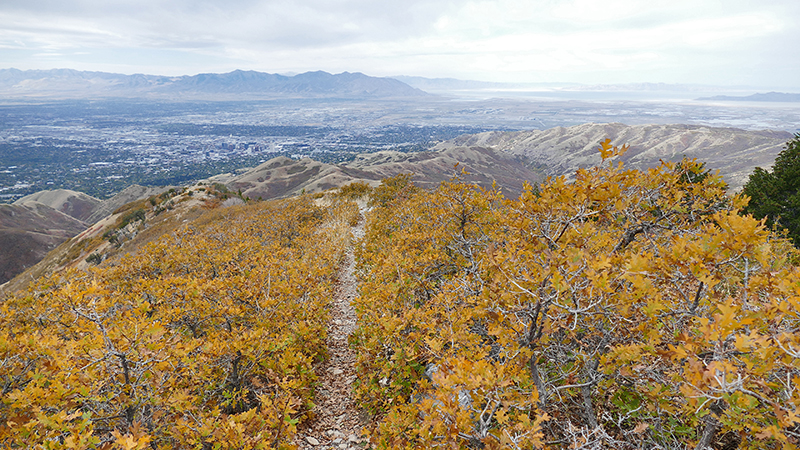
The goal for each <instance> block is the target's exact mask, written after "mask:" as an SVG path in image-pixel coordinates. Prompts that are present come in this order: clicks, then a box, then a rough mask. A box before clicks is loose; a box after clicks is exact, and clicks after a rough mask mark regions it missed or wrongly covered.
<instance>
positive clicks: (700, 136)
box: [437, 123, 792, 190]
mask: <svg viewBox="0 0 800 450" xmlns="http://www.w3.org/2000/svg"><path fill="white" fill-rule="evenodd" d="M791 137H792V135H791V134H790V133H786V132H780V131H746V130H740V129H736V128H713V127H705V126H696V125H635V126H630V125H623V124H620V123H608V124H596V123H587V124H583V125H576V126H574V127H569V128H564V127H557V128H551V129H548V130H532V131H518V132H487V133H480V134H475V135H469V136H462V137H459V138H456V139H453V140H450V141H447V142H445V143H442V144H439V146H438V147H437V148H438V149H448V148H454V147H471V146H483V147H490V148H493V149H496V150H500V151H504V152H508V153H511V154H514V155H520V156H524V157H525V158H527V159H528V160H529V161H530V162H531V163H534V164H536V165H537V166H541V167H545V168H546V173H547V174H548V175H567V174H572V173H574V171H575V169H577V168H579V167H589V166H593V165H596V164H598V163H599V161H600V156H599V154H598V153H597V146H598V145H599V143H600V142H602V141H603V140H604V139H606V138H610V139H611V142H612V144H614V145H623V144H627V145H630V150H628V152H627V153H626V154H625V155H623V156H622V158H621V159H622V160H623V161H625V162H626V163H627V164H628V165H629V166H630V167H633V168H645V167H655V166H657V165H658V164H659V161H661V160H664V161H677V160H680V159H681V158H683V157H684V156H686V157H689V158H697V159H698V160H700V161H703V162H705V163H706V165H707V168H709V169H712V170H719V171H720V173H721V174H722V176H723V177H724V179H725V181H726V182H727V183H728V184H729V186H730V188H731V189H732V190H738V189H740V188H741V187H742V186H743V185H744V183H745V182H746V181H747V177H748V176H749V175H750V173H751V172H752V171H753V169H754V168H755V167H769V166H770V165H771V164H772V161H773V160H774V159H775V157H776V156H777V155H778V153H780V151H781V149H782V147H783V145H784V144H785V143H786V142H787V141H788V140H789V139H791Z"/></svg>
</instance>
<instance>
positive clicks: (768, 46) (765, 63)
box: [0, 0, 800, 90]
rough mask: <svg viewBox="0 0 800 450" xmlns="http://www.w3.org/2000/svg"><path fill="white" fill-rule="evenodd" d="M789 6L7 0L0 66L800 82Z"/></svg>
mask: <svg viewBox="0 0 800 450" xmlns="http://www.w3.org/2000/svg"><path fill="white" fill-rule="evenodd" d="M797 17H800V3H799V2H796V1H794V0H765V1H761V2H758V3H754V2H750V1H746V0H732V1H726V2H719V1H710V0H693V1H689V0H672V1H654V0H647V1H642V0H606V1H603V2H597V1H592V0H569V1H556V0H532V1H523V0H498V1H470V0H453V1H449V2H437V1H433V0H410V1H409V2H404V3H402V4H401V3H391V2H381V3H376V2H374V1H367V0H342V1H337V2H324V1H321V0H301V1H295V2H291V3H288V2H261V1H256V0H229V1H226V2H222V1H219V0H204V1H189V0H173V1H169V2H163V1H155V0H137V1H133V0H111V1H99V0H80V1H79V0H64V1H58V2H56V1H53V0H8V1H6V2H3V3H2V4H0V19H1V20H0V61H2V64H3V66H5V67H14V68H17V69H19V70H31V69H41V70H46V69H53V68H69V69H74V70H81V71H101V72H111V73H121V74H135V73H143V74H152V75H163V76H180V75H191V74H199V73H226V72H230V71H232V70H235V69H241V70H256V71H259V72H267V73H281V74H291V73H302V72H307V71H313V70H323V71H326V72H330V73H340V72H345V71H347V72H362V73H365V74H367V75H370V76H378V77H391V76H399V75H406V76H421V77H426V78H456V79H460V80H477V81H485V82H511V83H553V82H556V83H579V84H588V85H594V84H627V83H667V84H703V85H714V86H753V87H759V88H762V89H773V90H780V89H783V90H797V89H798V88H800V50H799V49H800V29H798V27H796V26H795V25H794V23H793V22H794V19H795V18H797Z"/></svg>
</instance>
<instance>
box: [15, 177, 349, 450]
mask: <svg viewBox="0 0 800 450" xmlns="http://www.w3.org/2000/svg"><path fill="white" fill-rule="evenodd" d="M176 192H177V191H176ZM189 192H192V194H190V193H189ZM154 200H155V202H153V203H155V204H152V203H151V202H149V201H148V202H147V203H146V204H139V205H134V206H135V209H133V210H129V211H128V212H127V213H133V216H134V217H133V218H129V222H128V223H127V225H123V224H122V223H118V224H117V225H116V226H115V227H114V228H113V229H114V230H116V231H121V230H124V229H128V231H133V230H134V229H136V230H138V235H137V236H136V237H134V238H133V239H132V240H130V241H126V242H137V241H138V242H139V243H140V244H142V242H141V241H142V236H143V235H144V233H145V231H147V230H148V227H149V230H152V228H153V227H154V226H155V222H156V221H157V220H160V219H159V218H165V217H169V218H170V220H171V222H170V223H169V226H167V224H164V226H163V227H162V228H161V232H160V233H158V234H157V235H154V236H153V237H152V238H149V239H146V241H147V242H148V243H147V245H140V246H139V247H137V248H136V249H133V248H132V247H128V246H127V244H125V243H123V244H122V246H123V248H126V251H125V253H126V255H119V259H106V260H105V261H103V262H102V263H101V264H100V265H98V266H96V267H91V268H87V269H83V270H69V271H65V272H56V273H53V274H51V275H49V276H45V277H44V278H42V279H40V280H39V281H38V282H37V283H36V284H35V285H34V286H32V289H31V290H30V291H29V292H19V293H17V294H14V295H10V296H8V297H6V298H3V299H2V301H0V308H2V312H1V313H0V352H2V361H3V366H2V367H3V372H2V373H3V389H2V392H0V404H2V405H3V408H0V447H3V448H52V447H53V446H54V445H56V444H58V443H66V444H63V445H62V446H59V447H58V448H80V449H107V448H127V449H134V448H135V449H144V448H172V449H179V448H181V449H183V448H231V449H233V448H248V449H255V448H265V449H267V448H275V449H277V448H294V445H293V444H294V442H293V441H294V439H295V436H296V432H297V428H298V426H303V425H304V424H305V423H306V422H307V421H309V420H310V419H312V418H313V416H312V414H311V412H310V410H311V408H312V406H313V403H312V399H313V396H314V392H315V388H316V382H317V380H318V377H319V374H317V373H316V370H317V368H318V366H317V365H316V364H315V363H317V362H319V361H321V360H323V359H325V358H327V354H326V347H325V339H326V335H327V327H326V324H327V322H328V318H329V316H328V314H329V313H328V309H327V305H328V302H329V299H331V298H332V297H333V296H334V286H335V282H336V274H337V271H338V268H339V261H340V259H341V257H342V255H343V252H344V248H345V245H346V244H347V242H348V240H349V238H350V232H349V223H351V222H352V221H353V220H355V219H356V218H357V217H358V214H359V210H358V206H357V205H355V203H353V202H336V203H332V204H331V205H330V206H328V207H325V208H322V207H319V206H317V205H316V204H315V203H314V201H313V200H312V199H311V198H310V197H309V196H304V197H300V198H294V199H288V200H282V201H275V202H256V203H255V204H250V205H239V206H233V207H227V208H226V207H224V204H225V201H223V199H222V198H221V197H220V196H217V195H216V194H213V195H212V193H209V191H208V190H206V189H199V188H197V189H193V190H191V191H189V190H186V191H182V192H180V193H176V194H175V195H174V196H172V197H170V198H169V199H166V198H164V199H160V200H156V199H154ZM171 202H172V206H173V207H172V209H169V208H168V205H169V204H170V203H171ZM129 209H130V208H129ZM138 211H143V214H139V213H138ZM157 211H161V212H160V213H157ZM127 213H124V214H127ZM123 217H125V216H123ZM54 443H56V444H54ZM223 444H224V445H223ZM56 446H58V445H56Z"/></svg>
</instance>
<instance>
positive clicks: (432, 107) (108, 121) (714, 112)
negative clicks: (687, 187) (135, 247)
mask: <svg viewBox="0 0 800 450" xmlns="http://www.w3.org/2000/svg"><path fill="white" fill-rule="evenodd" d="M460 94H461V95H459V96H453V95H450V96H439V95H430V96H421V97H417V98H406V99H330V98H328V99H325V98H316V99H271V100H269V99H267V100H264V99H261V100H238V101H230V100H227V101H226V100H221V101H200V100H197V101H169V100H152V99H151V100H137V99H99V100H74V99H72V100H37V99H31V98H27V99H22V100H16V101H9V100H7V101H4V102H3V103H0V121H1V122H0V202H3V203H10V202H13V201H15V200H17V199H19V198H21V197H22V196H25V195H28V194H31V193H34V192H37V191H40V190H45V189H56V188H65V189H72V190H76V191H81V192H85V193H87V194H90V195H92V196H95V197H98V198H108V197H110V196H111V195H113V194H114V193H116V192H119V191H120V190H122V189H124V188H125V187H126V186H129V185H131V184H141V185H149V186H167V185H185V184H187V183H191V182H192V181H194V180H198V179H204V178H207V177H209V176H213V175H216V174H219V173H227V172H233V173H235V172H236V171H241V170H242V169H243V168H247V167H254V166H256V165H258V164H260V163H262V162H264V161H266V160H268V159H271V158H273V157H276V156H281V155H283V156H288V157H291V158H294V159H298V158H303V157H310V158H312V159H315V160H319V161H323V162H329V163H340V162H347V161H350V160H352V159H353V158H355V156H356V155H357V154H360V153H370V152H375V151H380V150H387V149H391V150H397V151H401V152H417V151H424V150H428V149H430V148H432V147H433V146H434V145H435V144H437V143H439V142H441V141H445V140H448V139H452V138H455V137H457V136H459V135H462V134H469V133H478V132H482V131H490V130H532V129H539V130H543V129H549V128H553V127H558V126H572V125H577V124H581V123H587V122H596V123H606V122H621V123H625V124H629V125H634V124H646V123H659V124H664V123H684V124H694V125H705V126H712V127H735V128H742V129H746V130H762V129H769V130H780V131H788V132H791V133H795V132H797V130H798V129H800V104H798V103H766V102H764V103H745V102H722V101H710V100H708V101H701V100H693V99H691V98H663V97H661V98H652V99H648V98H646V96H643V95H642V94H636V95H628V96H627V98H625V97H626V95H625V94H624V93H622V94H620V93H619V92H616V93H604V94H602V95H600V94H597V93H595V94H594V95H591V93H589V94H586V93H583V94H582V93H580V92H566V93H563V92H562V93H561V94H560V96H559V95H556V94H554V93H548V92H540V93H538V94H537V93H525V92H522V93H520V92H511V93H509V92H503V91H497V92H492V91H479V90H476V91H474V92H469V93H466V94H465V93H463V92H462V93H460ZM691 95H696V94H694V93H688V94H683V96H684V97H689V96H691Z"/></svg>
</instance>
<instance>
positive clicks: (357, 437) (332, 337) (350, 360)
mask: <svg viewBox="0 0 800 450" xmlns="http://www.w3.org/2000/svg"><path fill="white" fill-rule="evenodd" d="M352 233H353V236H354V238H355V239H360V238H361V237H363V236H364V219H363V215H362V218H361V221H360V222H359V223H358V225H357V226H355V227H353V228H352ZM356 295H357V282H356V277H355V255H354V253H353V247H352V245H350V246H349V247H348V249H347V252H346V255H345V262H344V264H343V265H342V268H341V272H340V273H339V286H338V287H337V290H336V297H335V298H334V300H333V302H332V304H331V320H330V322H329V323H328V340H327V345H328V355H329V359H328V360H326V361H324V362H323V363H321V364H320V366H319V367H318V373H319V374H320V379H319V388H318V390H317V398H316V399H315V401H316V406H315V407H314V413H315V416H316V417H315V418H314V420H313V421H312V422H311V423H310V424H309V426H308V428H301V429H300V430H299V432H298V436H297V440H296V442H295V443H296V444H297V446H298V447H299V448H301V449H316V450H323V449H328V450H334V449H340V450H345V449H365V448H369V444H368V441H367V439H366V438H365V437H364V436H363V435H362V434H361V430H362V420H361V419H360V418H359V409H358V408H357V407H356V405H355V403H354V402H353V397H352V384H353V382H354V381H355V379H356V372H355V361H356V355H355V352H353V350H352V349H350V346H349V344H348V337H349V336H350V334H351V333H352V332H353V331H355V329H356V312H355V309H354V308H353V305H352V304H351V301H352V300H353V298H355V296H356Z"/></svg>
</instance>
